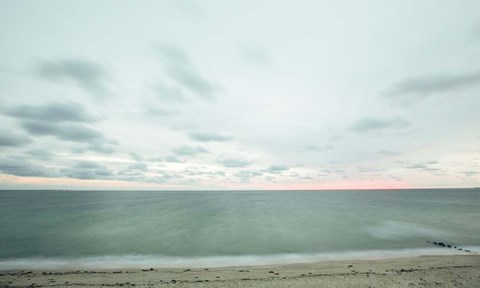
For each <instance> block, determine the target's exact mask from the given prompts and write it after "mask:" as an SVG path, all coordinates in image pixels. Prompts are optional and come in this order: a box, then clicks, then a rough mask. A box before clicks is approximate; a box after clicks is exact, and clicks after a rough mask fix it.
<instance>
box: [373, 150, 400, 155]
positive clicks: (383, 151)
mask: <svg viewBox="0 0 480 288" xmlns="http://www.w3.org/2000/svg"><path fill="white" fill-rule="evenodd" d="M378 154H380V155H386V156H394V155H399V154H400V153H398V152H395V151H390V150H380V151H378Z"/></svg>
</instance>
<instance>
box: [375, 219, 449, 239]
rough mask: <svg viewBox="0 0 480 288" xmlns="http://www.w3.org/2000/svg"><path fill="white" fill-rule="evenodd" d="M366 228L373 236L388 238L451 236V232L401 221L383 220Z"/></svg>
mask: <svg viewBox="0 0 480 288" xmlns="http://www.w3.org/2000/svg"><path fill="white" fill-rule="evenodd" d="M366 230H367V232H368V233H369V234H370V235H371V236H373V237H375V238H378V239H389V240H393V239H408V238H414V237H422V238H425V237H430V239H445V238H446V237H449V236H453V235H452V233H449V232H447V231H444V230H440V229H434V228H431V227H427V226H424V225H420V224H416V223H408V222H401V221H384V222H383V223H382V224H381V225H378V226H369V227H366Z"/></svg>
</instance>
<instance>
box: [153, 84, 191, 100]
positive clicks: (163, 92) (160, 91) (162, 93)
mask: <svg viewBox="0 0 480 288" xmlns="http://www.w3.org/2000/svg"><path fill="white" fill-rule="evenodd" d="M155 92H157V95H158V98H159V99H160V100H162V102H185V101H187V100H188V97H187V95H185V94H184V93H183V92H182V91H181V90H180V89H177V88H174V87H166V86H164V85H157V87H155Z"/></svg>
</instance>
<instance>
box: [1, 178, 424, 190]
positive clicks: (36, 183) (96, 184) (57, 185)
mask: <svg viewBox="0 0 480 288" xmlns="http://www.w3.org/2000/svg"><path fill="white" fill-rule="evenodd" d="M0 181H1V182H3V183H8V184H10V185H15V186H16V187H17V186H18V187H22V188H23V189H28V188H40V189H119V190H124V189H132V190H142V189H152V190H191V189H194V188H192V187H189V186H185V185H183V186H181V185H166V184H152V183H136V182H125V181H113V180H79V179H68V178H37V177H16V176H5V175H2V176H0ZM408 188H427V187H412V186H411V185H409V184H408V183H405V182H401V181H337V182H325V183H299V184H271V183H263V184H255V185H249V186H246V185H239V184H235V185H234V184H230V185H224V186H215V187H211V189H213V190H218V189H226V190H242V189H247V190H249V189H254V190H255V189H259V190H356V189H358V190H368V189H408ZM195 190H196V189H195ZM202 190H209V189H202Z"/></svg>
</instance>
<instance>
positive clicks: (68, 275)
mask: <svg viewBox="0 0 480 288" xmlns="http://www.w3.org/2000/svg"><path fill="white" fill-rule="evenodd" d="M0 286H1V287H28V286H30V287H134V286H135V287H227V288H228V287H480V255H456V256H421V257H413V258H398V259H388V260H364V261H332V262H321V263H309V264H291V265H283V266H255V267H224V268H210V269H206V268H190V269H187V268H184V269H165V268H162V269H155V268H150V267H145V269H122V270H118V271H105V270H103V271H102V270H98V271H1V272H0Z"/></svg>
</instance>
